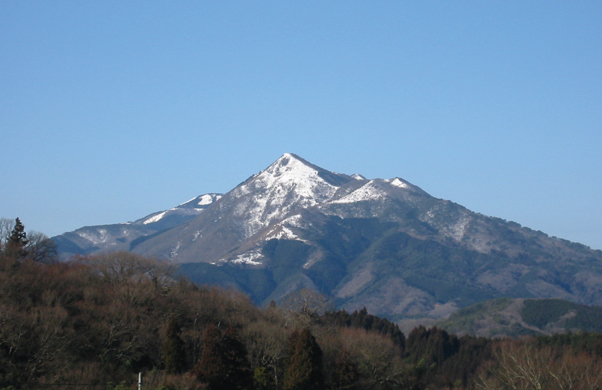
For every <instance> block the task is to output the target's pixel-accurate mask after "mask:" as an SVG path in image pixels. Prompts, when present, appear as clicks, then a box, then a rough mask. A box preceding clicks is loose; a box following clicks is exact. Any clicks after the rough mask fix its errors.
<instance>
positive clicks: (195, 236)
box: [192, 230, 203, 242]
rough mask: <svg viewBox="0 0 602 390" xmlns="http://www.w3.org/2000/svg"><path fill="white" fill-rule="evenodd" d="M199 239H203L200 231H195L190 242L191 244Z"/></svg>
mask: <svg viewBox="0 0 602 390" xmlns="http://www.w3.org/2000/svg"><path fill="white" fill-rule="evenodd" d="M199 237H203V236H202V235H201V231H200V230H197V231H196V232H194V236H192V241H193V242H194V241H196V240H197V239H198V238H199Z"/></svg>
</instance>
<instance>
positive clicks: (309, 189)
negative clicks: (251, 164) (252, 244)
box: [232, 153, 355, 237]
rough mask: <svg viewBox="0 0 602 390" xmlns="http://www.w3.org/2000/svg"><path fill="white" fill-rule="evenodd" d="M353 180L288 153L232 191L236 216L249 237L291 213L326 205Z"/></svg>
mask: <svg viewBox="0 0 602 390" xmlns="http://www.w3.org/2000/svg"><path fill="white" fill-rule="evenodd" d="M352 180H355V179H353V178H351V177H350V176H346V175H339V174H334V173H332V172H327V171H325V170H323V169H321V168H319V167H316V166H314V165H312V164H310V163H308V162H307V161H305V160H303V159H301V158H300V157H298V156H296V155H294V154H289V153H286V154H284V155H283V156H282V157H280V158H279V159H278V160H277V161H276V162H274V163H273V164H272V165H270V166H269V167H268V168H267V169H265V170H264V171H262V172H260V173H258V174H257V175H255V176H253V177H252V178H251V179H250V180H248V181H247V182H245V183H243V184H242V185H240V186H239V187H237V188H236V189H234V190H233V191H232V198H233V199H237V200H238V204H237V205H236V209H235V211H234V214H235V216H238V217H241V218H243V219H244V226H245V236H246V237H250V236H252V235H254V234H255V233H257V232H259V231H260V230H261V229H263V228H265V227H267V226H269V225H270V224H271V223H272V222H274V221H276V220H279V219H281V218H284V217H285V216H286V215H287V214H288V213H289V212H291V211H292V210H295V209H298V208H308V207H312V206H315V205H317V204H320V203H324V202H327V201H328V200H330V199H331V198H332V197H333V196H334V194H335V193H336V191H337V189H338V188H339V186H340V185H341V184H344V183H346V182H349V181H352Z"/></svg>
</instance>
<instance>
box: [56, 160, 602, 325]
mask: <svg viewBox="0 0 602 390" xmlns="http://www.w3.org/2000/svg"><path fill="white" fill-rule="evenodd" d="M209 196H211V202H207V207H204V208H203V209H202V210H197V207H196V206H195V207H193V209H195V211H194V213H197V214H198V215H193V213H192V212H191V213H190V214H186V218H183V219H181V220H179V221H176V220H174V222H173V223H172V225H169V224H167V225H166V226H164V227H162V228H161V229H158V228H156V227H153V229H154V230H153V231H152V232H150V231H147V230H144V229H148V228H149V227H150V226H148V225H153V224H154V223H159V222H160V221H162V220H164V219H166V217H167V216H168V215H167V214H166V215H163V216H162V217H159V215H160V214H152V215H150V216H148V217H145V218H143V219H142V220H140V221H142V222H140V221H136V222H134V223H131V224H127V225H125V224H123V225H113V227H114V229H116V230H115V232H113V231H111V234H110V235H109V234H107V236H110V237H111V238H110V239H107V240H105V241H102V240H103V238H102V237H98V236H95V237H94V239H91V238H90V237H89V236H90V234H88V236H86V234H87V232H86V230H82V229H94V228H82V229H78V231H75V232H73V233H67V234H66V235H63V236H59V237H60V238H59V245H61V242H60V239H68V240H69V242H71V243H74V244H75V245H76V246H77V247H78V248H81V249H85V250H90V249H92V250H91V252H93V251H94V250H99V249H94V248H101V249H102V250H106V249H109V248H111V249H113V248H115V249H127V250H132V251H134V252H137V253H140V254H144V255H153V256H159V257H162V258H166V259H169V260H171V261H173V262H177V263H180V264H181V271H182V273H184V274H186V275H187V276H188V277H190V278H191V279H192V280H194V281H198V282H204V283H215V284H220V285H225V286H233V287H236V288H238V289H241V290H243V291H245V292H246V293H248V294H249V295H250V296H251V297H252V299H254V300H255V301H256V302H258V303H267V302H269V301H270V300H272V299H273V300H276V301H278V300H280V299H282V298H283V297H285V296H286V295H288V294H290V293H291V292H294V291H297V290H299V289H302V288H309V289H313V290H316V291H319V292H321V293H323V294H325V295H327V296H330V297H333V299H334V301H335V303H336V304H337V306H338V307H344V308H346V309H349V310H354V309H361V308H362V307H364V306H365V307H366V308H367V309H368V311H369V312H371V313H374V314H376V315H381V316H387V317H388V318H390V319H393V320H395V319H401V318H412V317H432V318H442V317H446V316H448V315H449V314H451V313H453V312H455V311H456V310H458V308H462V307H467V306H469V305H472V304H474V303H477V302H481V301H484V300H487V299H495V298H499V297H515V298H561V299H566V300H569V301H573V302H576V303H581V304H588V305H591V304H602V283H600V282H602V252H600V251H593V250H591V249H589V248H588V247H585V246H583V245H580V244H576V243H571V242H568V241H566V240H561V239H557V238H551V237H548V236H547V235H546V234H544V233H542V232H537V231H533V230H530V229H528V228H524V227H521V226H520V225H519V224H517V223H514V222H507V221H504V220H502V219H498V218H492V217H487V216H484V215H481V214H478V213H474V212H472V211H470V210H468V209H466V208H464V207H462V206H460V205H458V204H455V203H453V202H450V201H447V200H442V199H437V198H434V197H432V196H430V195H429V194H428V193H426V192H425V191H423V190H422V189H420V188H419V187H417V186H415V185H413V184H411V183H408V182H407V181H405V180H403V179H400V178H393V179H386V180H385V179H372V180H370V179H366V178H364V177H362V176H360V175H353V176H348V175H344V174H338V173H334V172H330V171H327V170H325V169H322V168H320V167H317V166H315V165H313V164H311V163H309V162H307V161H305V160H303V159H302V158H300V157H298V156H296V155H293V154H285V155H283V156H282V157H281V158H279V159H278V160H277V161H276V162H274V163H273V164H272V165H270V166H269V167H268V168H267V169H265V170H263V171H262V172H260V173H258V174H256V175H254V176H252V177H250V178H249V179H247V180H246V181H245V182H243V183H242V184H240V185H239V186H237V187H236V188H234V189H233V190H231V191H230V192H228V193H226V194H224V195H223V196H221V197H219V196H218V195H215V194H213V195H209ZM193 203H194V202H193ZM197 205H198V203H197ZM176 209H177V208H176ZM172 210H175V209H172ZM201 211H202V212H201ZM165 213H167V212H165ZM177 213H180V211H178V212H177ZM177 215H179V217H178V218H180V217H182V215H180V214H177ZM191 216H192V217H191ZM153 218H157V221H156V222H154V220H153ZM187 218H188V219H187ZM148 221H153V222H148ZM144 222H148V223H146V224H145V223H144ZM125 226H128V227H129V229H130V230H127V229H125V228H124V227H125ZM157 226H158V225H157ZM119 229H122V230H119ZM106 230H107V231H109V229H106ZM126 231H127V232H129V233H128V234H129V236H127V237H126V234H125V232H126ZM95 232H97V233H95V234H97V235H98V234H99V233H98V232H100V231H99V230H95ZM119 232H123V233H119ZM73 235H75V236H77V237H75V236H73ZM78 237H79V238H78ZM84 238H85V239H86V240H87V241H86V242H85V243H84V244H85V245H84V244H80V241H78V240H83V239H84ZM120 239H121V240H124V241H123V242H120V241H119V240H120ZM99 242H102V245H101V244H99ZM104 242H108V243H114V244H111V245H105V244H104ZM122 244H123V245H122ZM103 245H104V246H103ZM62 247H67V245H64V244H63V245H62ZM126 247H127V248H126ZM75 249H77V248H75ZM71 252H75V250H72V251H71Z"/></svg>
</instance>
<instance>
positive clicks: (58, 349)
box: [0, 219, 602, 390]
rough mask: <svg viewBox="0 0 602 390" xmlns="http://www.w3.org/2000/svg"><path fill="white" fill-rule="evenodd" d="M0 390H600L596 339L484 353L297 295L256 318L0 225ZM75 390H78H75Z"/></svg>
mask: <svg viewBox="0 0 602 390" xmlns="http://www.w3.org/2000/svg"><path fill="white" fill-rule="evenodd" d="M0 227H1V229H2V230H1V231H0V233H1V234H0V389H49V388H52V389H61V388H65V389H74V388H82V389H83V388H102V389H107V390H114V389H120V390H121V389H126V388H132V389H133V388H135V382H136V379H137V374H138V373H139V372H143V373H144V378H145V380H144V389H149V390H150V389H152V390H159V389H161V390H168V389H171V390H180V389H182V390H183V389H207V390H217V389H220V390H230V389H232V390H234V389H236V390H238V389H240V390H314V389H315V390H321V389H329V390H330V389H332V390H364V389H366V390H368V389H370V390H372V389H374V390H388V389H407V390H425V389H427V388H428V389H538V388H539V389H569V388H570V389H598V388H600V387H601V386H602V381H601V375H602V367H601V366H600V363H599V360H600V356H601V355H602V337H601V336H600V335H599V334H596V333H582V334H572V335H571V334H568V335H559V336H552V337H539V338H536V337H532V338H527V339H521V340H491V339H486V338H477V337H473V336H462V337H457V336H456V335H453V334H449V333H448V332H446V331H445V330H443V329H438V328H435V327H433V328H430V329H427V328H425V327H422V326H420V327H417V328H415V329H414V330H412V331H411V332H410V333H409V334H408V335H407V337H406V336H405V335H404V334H403V333H402V332H401V331H400V330H399V328H398V327H397V325H396V324H394V323H392V322H390V321H388V320H386V319H384V318H379V317H377V316H374V315H371V314H369V313H368V312H367V310H366V309H365V308H364V309H362V310H359V311H354V312H352V313H348V312H346V311H345V310H333V309H332V308H331V307H330V306H328V304H327V302H326V301H325V299H324V298H323V297H321V296H320V295H318V294H316V293H314V292H312V291H308V290H302V291H300V292H298V293H296V294H293V295H292V296H291V297H290V298H289V299H287V300H286V301H284V302H282V303H280V304H278V305H276V303H274V302H272V303H271V304H270V305H269V306H268V307H265V308H259V307H256V306H254V305H253V304H252V302H251V301H250V300H249V298H248V297H247V296H245V295H243V294H241V293H239V292H236V291H234V290H227V289H220V288H214V287H209V286H197V285H195V284H193V283H191V282H189V281H187V280H186V279H184V278H180V277H177V276H176V272H175V268H174V266H173V265H172V264H170V263H167V262H162V261H158V260H156V259H152V258H148V257H143V256H139V255H136V254H133V253H129V252H116V253H104V254H99V255H94V256H80V257H77V258H74V259H72V260H71V261H69V262H58V261H57V256H56V250H55V248H54V246H53V244H52V241H51V240H49V239H48V238H47V237H45V236H43V235H41V234H27V233H26V232H25V229H24V226H23V224H22V223H21V221H20V220H18V219H17V220H16V221H14V222H13V221H9V220H4V219H3V220H1V223H0ZM78 386H79V387H78Z"/></svg>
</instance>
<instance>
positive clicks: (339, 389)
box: [332, 350, 360, 390]
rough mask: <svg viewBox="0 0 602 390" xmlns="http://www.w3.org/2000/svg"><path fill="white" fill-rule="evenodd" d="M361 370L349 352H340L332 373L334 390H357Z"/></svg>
mask: <svg viewBox="0 0 602 390" xmlns="http://www.w3.org/2000/svg"><path fill="white" fill-rule="evenodd" d="M359 377H360V374H359V368H358V366H357V364H356V363H355V362H354V361H353V359H352V356H351V354H350V353H349V352H347V351H345V350H343V351H341V352H339V354H338V355H337V357H336V360H335V362H334V370H333V373H332V380H333V383H332V389H333V390H355V389H357V382H358V380H359Z"/></svg>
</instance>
